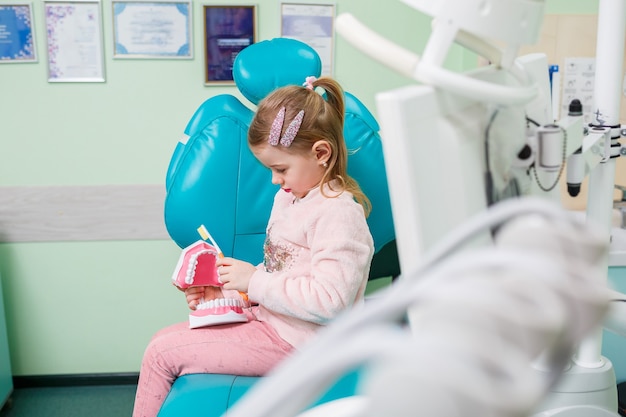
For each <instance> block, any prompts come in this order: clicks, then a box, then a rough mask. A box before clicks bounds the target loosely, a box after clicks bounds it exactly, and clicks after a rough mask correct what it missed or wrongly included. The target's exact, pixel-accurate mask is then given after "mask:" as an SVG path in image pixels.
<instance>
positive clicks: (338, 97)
mask: <svg viewBox="0 0 626 417" xmlns="http://www.w3.org/2000/svg"><path fill="white" fill-rule="evenodd" d="M311 85H312V87H313V89H309V88H306V87H300V86H296V85H289V86H286V87H282V88H279V89H277V90H274V91H273V92H272V93H271V94H270V95H268V96H267V97H266V98H265V99H263V100H262V101H261V102H260V103H259V107H258V109H257V112H256V114H255V116H254V119H253V120H252V123H251V124H250V128H249V129H248V145H249V146H250V147H251V148H254V147H257V146H266V145H268V138H269V135H270V129H271V126H272V123H273V122H274V119H275V118H276V115H277V114H278V112H279V111H280V109H281V108H283V107H285V123H284V124H283V127H282V128H283V130H284V129H286V128H287V125H288V124H289V123H288V122H287V121H291V120H293V119H294V118H295V117H296V115H297V114H298V112H300V110H304V118H303V120H302V124H301V125H300V129H299V130H298V133H297V134H296V137H295V139H294V141H293V142H292V143H291V145H290V146H289V147H282V146H281V149H282V150H283V151H285V152H290V153H302V152H309V151H310V150H311V147H312V146H313V144H315V142H317V141H319V140H325V141H327V142H328V143H329V145H330V147H331V155H330V158H329V159H328V161H327V163H328V166H327V167H326V170H325V172H324V176H323V177H322V180H321V182H320V190H321V192H322V195H324V196H326V197H328V195H326V194H324V185H327V186H328V187H329V188H330V189H331V190H333V191H339V192H343V191H348V192H350V193H352V195H353V196H354V199H355V200H356V201H357V203H359V204H361V206H363V210H364V211H365V215H366V216H367V215H369V213H370V211H371V203H370V201H369V199H368V198H367V196H366V195H365V194H364V193H363V191H362V190H361V187H360V186H359V184H358V183H357V182H356V181H355V180H354V179H353V178H352V177H350V176H349V175H348V171H347V169H348V149H347V147H346V142H345V140H344V137H343V125H344V114H345V104H344V96H343V89H342V88H341V86H340V85H339V83H338V82H337V81H335V80H334V79H332V78H330V77H321V78H319V79H317V80H314V81H312V83H311ZM317 87H320V88H322V89H323V90H324V94H323V96H322V95H320V94H318V93H317V92H316V91H315V88H317ZM279 136H282V131H281V132H280V135H279ZM333 180H337V182H338V183H339V189H338V190H335V189H334V188H333V187H332V185H331V184H330V183H331V181H333Z"/></svg>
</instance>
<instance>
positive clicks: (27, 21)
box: [0, 3, 37, 63]
mask: <svg viewBox="0 0 626 417" xmlns="http://www.w3.org/2000/svg"><path fill="white" fill-rule="evenodd" d="M9 62H13V63H14V62H37V52H36V48H35V37H34V36H33V10H32V7H31V5H30V4H26V3H24V4H22V3H17V4H0V63H9Z"/></svg>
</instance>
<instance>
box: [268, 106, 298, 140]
mask: <svg viewBox="0 0 626 417" xmlns="http://www.w3.org/2000/svg"><path fill="white" fill-rule="evenodd" d="M285 111H286V109H285V108H284V107H281V109H280V110H279V111H278V114H276V118H275V119H274V121H273V122H272V127H271V128H270V135H269V137H268V139H267V143H269V144H270V145H272V146H276V145H278V144H279V143H280V144H281V145H283V146H284V147H285V148H288V147H289V146H291V144H292V143H293V140H294V139H295V138H296V135H297V134H298V131H299V130H300V125H302V119H304V110H300V111H299V112H298V114H297V115H296V117H294V118H293V120H292V121H291V123H289V126H287V129H285V133H284V134H283V136H282V137H280V131H281V130H282V128H283V124H284V123H285ZM279 138H280V139H279Z"/></svg>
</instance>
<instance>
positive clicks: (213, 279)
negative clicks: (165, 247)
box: [172, 240, 248, 329]
mask: <svg viewBox="0 0 626 417" xmlns="http://www.w3.org/2000/svg"><path fill="white" fill-rule="evenodd" d="M218 254H219V252H218V250H217V249H216V248H215V247H214V246H211V245H209V244H208V243H206V242H205V241H203V240H199V241H197V242H195V243H193V244H191V245H189V246H187V247H186V248H185V249H183V252H182V253H181V255H180V258H179V259H178V263H177V264H176V269H175V270H174V274H173V275H172V281H173V282H174V285H176V286H177V287H178V288H180V289H183V290H184V289H187V288H189V287H207V286H210V287H221V286H223V284H222V283H221V282H220V280H219V272H218V271H217V268H216V267H215V263H216V261H217V257H218ZM244 307H245V303H244V302H243V300H241V299H237V298H217V299H214V300H209V301H205V302H201V303H200V304H198V306H197V307H196V310H195V311H193V312H191V313H190V314H189V327H190V328H192V329H195V328H198V327H204V326H214V325H217V324H226V323H238V322H246V321H248V318H247V317H246V315H245V314H244V311H243V309H244Z"/></svg>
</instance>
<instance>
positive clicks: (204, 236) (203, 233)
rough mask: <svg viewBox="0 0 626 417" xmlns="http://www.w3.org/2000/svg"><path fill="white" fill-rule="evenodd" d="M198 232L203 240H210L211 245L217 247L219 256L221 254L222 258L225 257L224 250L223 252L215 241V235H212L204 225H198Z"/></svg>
mask: <svg viewBox="0 0 626 417" xmlns="http://www.w3.org/2000/svg"><path fill="white" fill-rule="evenodd" d="M198 234H199V235H200V237H201V238H202V239H203V240H208V241H209V242H211V245H213V247H214V248H215V249H217V256H219V257H220V258H223V257H224V252H222V250H221V249H220V247H219V246H218V245H217V242H216V241H215V239H213V236H211V233H209V231H208V230H207V228H206V227H205V226H204V225H200V227H198Z"/></svg>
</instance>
